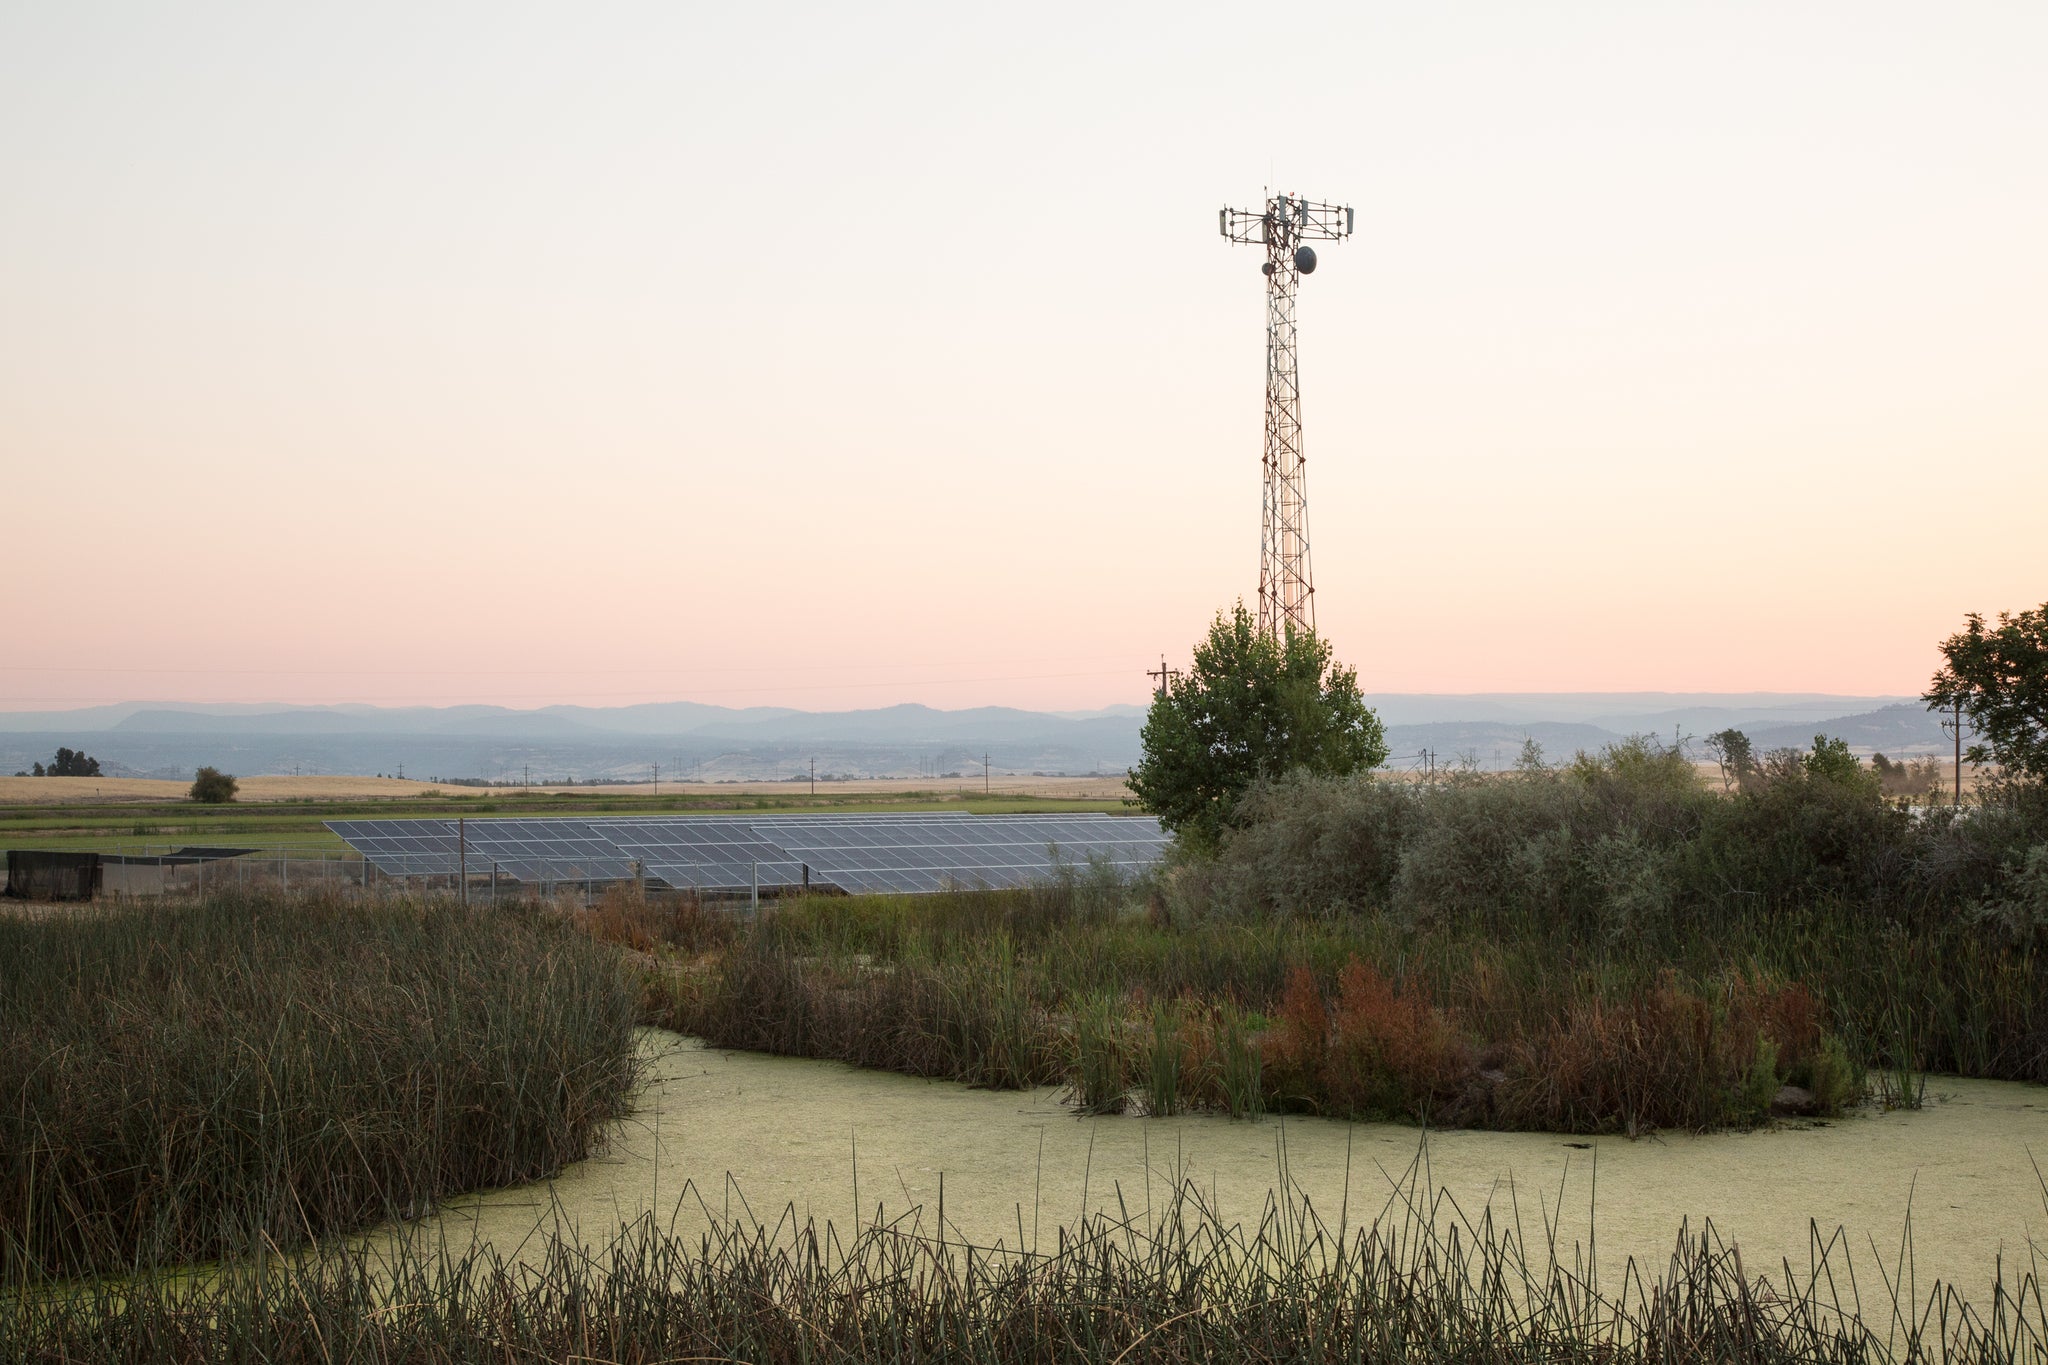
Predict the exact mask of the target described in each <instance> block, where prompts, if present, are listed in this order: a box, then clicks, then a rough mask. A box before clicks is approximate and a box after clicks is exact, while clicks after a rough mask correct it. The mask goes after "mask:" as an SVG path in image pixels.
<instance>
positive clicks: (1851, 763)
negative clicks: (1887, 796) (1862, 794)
mask: <svg viewBox="0 0 2048 1365" xmlns="http://www.w3.org/2000/svg"><path fill="white" fill-rule="evenodd" d="M1805 768H1806V775H1807V776H1808V777H1809V778H1811V779H1813V780H1814V781H1816V782H1832V783H1834V784H1835V785H1836V786H1838V787H1850V788H1857V789H1862V790H1866V791H1868V792H1870V793H1871V794H1872V795H1873V796H1874V795H1876V794H1877V789H1878V778H1877V774H1876V773H1873V772H1870V771H1867V770H1866V769H1865V768H1864V766H1863V765H1862V764H1861V763H1859V762H1857V761H1856V755H1854V754H1852V753H1850V752H1849V741H1848V740H1846V739H1830V738H1828V737H1827V736H1826V735H1815V736H1814V737H1813V749H1812V751H1811V752H1809V753H1808V754H1807V755H1806V759H1805Z"/></svg>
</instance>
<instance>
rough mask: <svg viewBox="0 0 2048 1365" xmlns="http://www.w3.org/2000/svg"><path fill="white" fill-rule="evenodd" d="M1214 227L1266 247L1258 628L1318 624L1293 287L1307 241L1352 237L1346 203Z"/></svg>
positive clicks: (1240, 212)
mask: <svg viewBox="0 0 2048 1365" xmlns="http://www.w3.org/2000/svg"><path fill="white" fill-rule="evenodd" d="M1216 222H1217V226H1218V227H1219V228H1220V229H1221V230H1222V232H1223V235H1224V236H1225V237H1227V238H1229V239H1230V240H1231V241H1233V242H1254V243H1257V244H1258V245H1260V246H1263V247H1264V248H1265V249H1266V260H1265V263H1264V264H1263V265H1261V266H1260V267H1259V268H1260V269H1261V270H1263V271H1264V272H1265V274H1266V454H1265V510H1264V517H1263V521H1262V523H1261V528H1260V536H1259V629H1260V630H1262V631H1265V632H1267V633H1269V634H1275V635H1277V634H1279V633H1280V632H1281V630H1282V629H1284V628H1285V627H1286V626H1287V625H1289V624H1292V625H1294V626H1297V627H1299V628H1301V629H1304V630H1314V629H1315V626H1316V600H1315V599H1316V589H1315V581H1314V575H1313V574H1312V573H1311V572H1310V570H1309V556H1308V468H1307V464H1306V462H1305V460H1304V458H1303V455H1302V449H1301V379H1300V375H1299V374H1298V372H1297V371H1296V369H1295V363H1294V290H1295V286H1296V285H1298V284H1299V283H1300V282H1301V277H1302V276H1303V275H1309V274H1313V273H1314V272H1315V268H1316V252H1315V248H1314V247H1312V246H1310V245H1308V244H1309V243H1310V242H1340V241H1342V240H1344V239H1345V238H1346V237H1349V236H1350V235H1351V224H1352V214H1351V209H1350V206H1348V205H1346V206H1344V207H1341V208H1340V207H1339V206H1338V205H1336V204H1317V203H1311V202H1310V201H1309V200H1306V199H1301V198H1298V197H1296V196H1295V195H1292V194H1285V195H1276V196H1274V197H1272V198H1270V199H1268V200H1266V207H1265V208H1264V209H1224V210H1223V211H1222V212H1221V213H1220V214H1218V215H1217V219H1216Z"/></svg>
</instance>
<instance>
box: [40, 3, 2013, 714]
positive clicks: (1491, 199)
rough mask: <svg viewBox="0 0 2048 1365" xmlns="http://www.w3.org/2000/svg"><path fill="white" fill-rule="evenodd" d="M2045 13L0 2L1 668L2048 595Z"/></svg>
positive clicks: (1765, 612) (1425, 635)
mask: <svg viewBox="0 0 2048 1365" xmlns="http://www.w3.org/2000/svg"><path fill="white" fill-rule="evenodd" d="M2043 71H2048V5H2042V4H2040V3H2038V0H2014V2H2013V3H2002V4H2000V3H1969V2H1968V0H1962V2H1960V3H1956V4H1950V5H1939V6H1934V5H1923V4H1889V3H1869V2H1867V0H1866V2H1865V3H1855V4H1802V3H1783V2H1782V0H1781V2H1779V3H1768V4H1715V5H1704V4H1702V5H1680V4H1641V3H1625V4H1622V3H1618V4H1570V3H1566V4H1547V5H1540V6H1539V5H1526V4H1519V3H1499V4H1482V3H1473V4H1453V5H1414V4H1405V5H1390V4H1347V5H1332V6H1326V7H1325V6H1315V5H1295V6H1289V7H1286V8H1285V9H1284V10H1281V9H1272V8H1265V9H1262V8H1260V7H1257V6H1250V7H1247V6H1242V5H1238V6H1230V7H1219V6H1197V5H1188V4H1176V5H1171V6H1156V7H1139V6H1122V5H1101V4H1090V5H1075V6H1061V5H1034V6H1028V7H1027V6H1012V7H993V6H957V5H927V6H898V5H870V6H844V5H829V6H828V5H818V6H772V5H758V6H756V5H746V6H734V5H717V6H714V5H709V4H679V3H661V4H627V3H599V4H588V5H573V6H572V5H566V4H564V5H520V4H513V3H502V2H501V3H493V4H474V5H464V4H454V3H445V4H434V5H417V4H393V5H381V4H371V3H351V4H348V5H328V6H313V5H269V4H248V5H220V4H203V3H195V4H190V5H178V6H150V5H103V4H95V3H89V2H88V0H67V3H64V4H61V5H35V4H14V5H8V6H5V7H4V8H0V184H4V189H0V565H4V566H5V572H4V574H0V613H4V617H5V620H6V622H7V627H8V628H7V630H6V631H5V633H4V639H5V644H0V709H44V708H56V707H62V706H77V705H88V704H94V703H99V702H110V701H118V700H125V699H144V698H146V699H151V700H185V701H270V700H277V701H298V702H336V701H364V702H377V703H387V704H399V703H426V704H452V703H458V702H495V703H500V704H504V705H511V706H520V707H525V706H540V705H545V704H549V703H556V702H577V703H586V704H596V705H605V704H616V703H626V702H636V701H648V700H677V699H688V700H697V701H706V702H717V703H723V704H727V705H777V706H800V707H810V708H821V709H838V708H848V707H865V706H873V705H886V704H891V703H895V702H903V701H918V702H924V703H928V704H931V705H937V706H948V707H955V706H969V705H981V704H1005V705H1018V706H1028V707H1038V708H1046V709H1077V708H1083V707H1091V706H1099V705H1105V704H1110V703H1114V702H1130V701H1143V700H1145V698H1146V689H1147V687H1148V682H1147V679H1146V678H1145V676H1144V670H1146V669H1147V668H1155V667H1157V666H1158V660H1159V658H1160V656H1161V655H1162V654H1163V655H1165V657H1166V658H1167V659H1168V661H1169V662H1170V663H1173V664H1175V665H1176V666H1184V665H1185V662H1186V660H1187V657H1188V654H1189V652H1190V648H1191V646H1192V644H1193V642H1194V641H1195V640H1196V639H1197V638H1198V637H1199V636H1200V635H1201V634H1202V633H1203V631H1204V630H1205V629H1206V627H1207V624H1208V622H1209V620H1210V619H1211V617H1212V616H1213V615H1214V613H1215V612H1216V611H1217V610H1218V609H1219V608H1221V607H1224V606H1227V605H1228V604H1229V603H1231V602H1232V601H1234V600H1235V599H1237V598H1239V597H1244V598H1247V599H1250V598H1253V597H1254V596H1255V595H1256V590H1257V572H1258V549H1259V541H1258V536H1259V470H1260V466H1259V455H1260V431H1261V420H1262V407H1261V404H1262V401H1263V372H1262V367H1263V365H1264V337H1263V325H1264V323H1263V318H1264V311H1263V310H1264V299H1263V292H1262V291H1263V280H1262V278H1261V276H1260V274H1259V271H1258V265H1259V261H1260V254H1259V252H1258V250H1257V249H1256V248H1251V247H1243V246H1232V245H1230V244H1228V243H1227V242H1225V241H1224V240H1222V239H1221V238H1220V237H1219V236H1218V235H1217V231H1216V211H1217V209H1219V208H1220V207H1223V206H1224V205H1226V204H1228V205H1233V206H1238V207H1252V206H1255V205H1257V204H1258V203H1260V202H1261V201H1262V199H1263V197H1264V195H1265V193H1266V192H1267V191H1268V190H1269V189H1270V190H1271V191H1273V192H1282V191H1291V192H1298V193H1301V194H1304V195H1307V196H1309V197H1312V198H1317V199H1326V200H1330V201H1334V202H1338V203H1348V204H1350V205H1352V206H1354V208H1355V209H1356V214H1357V232H1356V235H1355V236H1354V237H1353V238H1352V239H1351V240H1349V241H1346V242H1342V243H1334V244H1330V245H1329V247H1328V249H1326V250H1324V251H1323V252H1322V253H1321V260H1322V264H1321V268H1320V269H1318V271H1317V272H1316V273H1315V274H1314V275H1313V276H1312V277H1310V278H1307V279H1305V280H1304V281H1303V284H1302V289H1301V295H1300V304H1299V328H1300V367H1301V379H1302V388H1303V412H1304V423H1305V432H1306V435H1305V445H1306V451H1307V456H1308V512H1309V527H1310V537H1311V544H1312V549H1313V560H1314V572H1315V584H1316V589H1317V593H1316V602H1317V624H1318V626H1319V628H1320V629H1321V631H1322V633H1323V634H1325V635H1326V636H1327V637H1328V638H1329V639H1330V640H1331V642H1332V644H1333V646H1334V648H1335V650H1336V653H1337V656H1338V657H1339V658H1340V659H1341V660H1343V661H1344V662H1346V663H1348V664H1350V665H1352V666H1354V667H1355V668H1356V669H1357V670H1358V673H1359V679H1360V683H1361V685H1362V686H1363V687H1364V688H1365V689H1366V690H1367V691H1369V692H1483V691H1552V690H1557V691H1566V690H1570V691H1625V690H1673V691H1695V692H1696V691H1823V692H1842V693H1856V694H1879V693H1914V692H1918V691H1919V690H1921V688H1922V687H1924V685H1925V683H1926V680H1927V677H1928V675H1929V674H1930V673H1931V672H1932V671H1933V669H1934V667H1935V665H1936V664H1937V662H1938V654H1937V649H1936V646H1937V644H1938V642H1939V641H1940V640H1941V639H1942V638H1943V637H1944V636H1946V635H1947V634H1949V633H1950V632H1952V631H1954V630H1955V629H1957V628H1958V627H1959V626H1960V625H1961V623H1962V619H1963V616H1964V614H1965V613H1967V612H1972V611H1976V612H1983V613H1986V614H1987V615H1990V614H1995V613H1996V612H1998V611H2000V610H2011V611H2018V610H2021V609H2024V608H2027V607H2030V606H2034V605H2037V604H2040V603H2042V602H2043V601H2044V600H2048V530H2044V528H2048V251H2044V250H2043V246H2042V244H2043V243H2044V242H2048V175H2044V173H2043V168H2044V167H2048V93H2044V86H2043V81H2042V74H2041V73H2042V72H2043Z"/></svg>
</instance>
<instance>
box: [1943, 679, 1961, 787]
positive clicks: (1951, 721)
mask: <svg viewBox="0 0 2048 1365" xmlns="http://www.w3.org/2000/svg"><path fill="white" fill-rule="evenodd" d="M1941 728H1942V729H1944V730H1946V731H1947V732H1948V733H1949V734H1950V736H1952V737H1953V738H1954V739H1955V742H1956V809H1957V810H1961V809H1962V808H1963V699H1962V698H1961V697H1957V698H1956V700H1955V705H1954V707H1953V714H1951V715H1949V716H1946V717H1944V718H1943V719H1942V722H1941Z"/></svg>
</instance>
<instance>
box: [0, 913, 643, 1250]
mask: <svg viewBox="0 0 2048 1365" xmlns="http://www.w3.org/2000/svg"><path fill="white" fill-rule="evenodd" d="M636 1008H637V1001H636V999H635V997H634V994H633V991H632V988H631V985H630V983H629V982H628V980H627V979H626V977H625V975H624V973H623V972H622V970H621V967H620V964H619V961H618V958H617V955H616V953H614V952H613V951H611V950H609V949H606V948H603V947H601V946H600V945H597V944H595V943H593V942H591V941H590V939H589V938H588V937H586V936H582V935H578V934H575V933H573V932H571V931H570V930H569V929H568V927H567V926H566V925H565V924H564V923H563V922H562V921H561V920H560V919H559V918H558V917H554V916H551V915H546V914H543V913H541V912H538V911H535V910H532V909H516V910H509V911H508V910H506V909H503V908H500V909H498V910H496V911H494V912H485V911H483V910H481V909H478V910H468V909H465V908H464V907H463V906H461V905H460V904H458V903H456V902H454V901H452V900H433V901H424V902H422V901H417V900H414V901H375V900H369V899H345V898H342V897H339V896H334V895H322V894H318V893H305V894H297V895H283V894H277V893H270V894H251V895H246V896H245V895H236V894H233V893H226V894H219V895H214V896H211V897H209V898H208V899H206V900H204V901H202V902H199V903H196V904H185V905H165V906H162V907H148V908H138V907H132V906H131V907H124V908H110V909H105V910H100V909H95V910H90V911H78V912H72V911H61V912H57V913H55V914H53V915H50V916H47V917H44V918H41V919H33V920H31V919H25V918H20V917H15V916H6V915H0V1038H4V1039H6V1045H5V1046H4V1047H0V1096H4V1097H5V1099H4V1103H0V1283H19V1282H21V1281H23V1280H25V1279H30V1278H36V1277H42V1276H50V1275H81V1274H94V1273H104V1272H113V1271H119V1270H122V1269H125V1268H129V1267H132V1266H136V1265H148V1264H167V1263H179V1262H190V1261H204V1260H211V1259H213V1258H216V1257H219V1256H221V1255H224V1254H227V1253H228V1252H230V1251H232V1250H235V1249H238V1248H245V1247H249V1246H252V1245H257V1244H261V1243H267V1244H274V1245H277V1246H280V1247H287V1248H288V1247H292V1246H296V1245H298V1244H299V1243H301V1242H303V1241H305V1240H306V1239H308V1238H311V1237H317V1236H320V1235H323V1234H326V1233H331V1232H337V1231H341V1230H346V1229H355V1228H360V1227H364V1226H366V1225H368V1224H370V1223H374V1222H376V1221H378V1220H380V1219H384V1218H388V1217H393V1216H409V1215H417V1214H419V1213H421V1212H424V1211H425V1210H426V1209H428V1208H429V1207H431V1206H432V1205H433V1204H434V1203H435V1201H437V1200H440V1199H442V1198H444V1197H445V1196H447V1195H450V1194H454V1193H457V1192H459V1191H463V1190H470V1189H475V1188H478V1187H480V1186H486V1185H504V1184H509V1183H512V1182H515V1181H522V1180H531V1179H534V1178H536V1177H539V1176H543V1175H546V1174H548V1173H550V1172H552V1171H555V1170H558V1169H560V1168H561V1167H562V1166H564V1165H566V1164H567V1163H569V1162H572V1161H575V1160H578V1159H579V1158H581V1157H583V1156H585V1155H587V1154H589V1153H590V1152H591V1151H592V1149H593V1148H594V1146H595V1145H597V1144H598V1143H600V1142H601V1141H602V1140H603V1138H604V1135H605V1133H606V1130H607V1126H608V1124H609V1123H610V1121H611V1120H613V1119H614V1118H616V1117H618V1116H619V1115H620V1114H622V1113H623V1112H625V1109H626V1107H627V1104H628V1102H629V1099H630V1095H631V1090H632V1084H633V1079H634V1074H635V1062H634V1056H633V1051H632V1042H633V1029H634V1027H635V1023H636Z"/></svg>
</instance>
